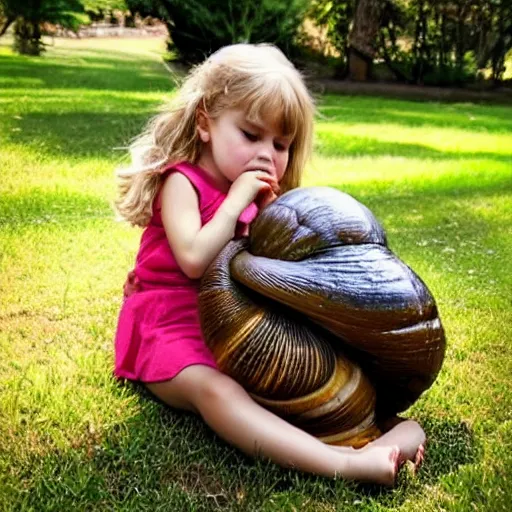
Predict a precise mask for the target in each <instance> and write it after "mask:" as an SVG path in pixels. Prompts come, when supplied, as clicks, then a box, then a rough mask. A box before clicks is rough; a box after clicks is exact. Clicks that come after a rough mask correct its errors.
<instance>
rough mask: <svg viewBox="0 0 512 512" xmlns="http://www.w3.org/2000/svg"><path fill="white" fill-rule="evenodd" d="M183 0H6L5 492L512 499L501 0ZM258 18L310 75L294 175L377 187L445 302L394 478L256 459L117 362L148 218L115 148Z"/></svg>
mask: <svg viewBox="0 0 512 512" xmlns="http://www.w3.org/2000/svg"><path fill="white" fill-rule="evenodd" d="M181 4H182V5H180V2H176V1H166V2H163V1H158V2H157V1H152V0H141V1H140V2H138V3H128V2H126V3H125V2H121V1H117V0H116V1H113V0H112V1H111V0H102V1H93V0H91V1H88V2H82V3H81V2H78V1H75V0H73V1H70V0H42V1H38V2H36V1H32V0H26V1H23V2H19V1H17V2H11V1H10V0H0V34H1V36H0V113H1V115H0V369H1V371H0V511H11V510H27V511H28V510H31V511H47V510H48V511H50V510H52V511H68V510H84V511H85V510H87V511H89V510H98V511H105V510H116V511H117V510H126V511H129V510H133V511H141V510H152V511H157V510H165V511H188V510H190V511H195V510H198V511H199V510H233V511H238V510H239V511H245V510H248V511H274V510H279V511H282V510H283V511H303V510H304V511H326V512H327V511H329V512H331V511H341V510H343V511H345V510H347V511H379V512H380V511H404V512H405V511H415V512H417V511H422V512H423V511H445V510H446V511H457V512H458V511H464V512H465V511H468V512H469V511H471V512H474V511H488V512H495V511H497V512H499V511H503V512H505V511H509V510H510V506H511V505H510V503H511V501H512V474H511V473H512V469H511V468H512V455H511V453H512V441H511V440H512V393H511V391H512V386H511V384H512V348H511V345H510V338H511V334H512V328H511V325H512V296H511V292H510V290H512V277H511V276H512V263H511V261H512V244H511V242H510V241H511V240H512V115H511V114H512V108H511V103H510V88H509V83H510V82H509V81H510V78H511V65H510V47H511V44H512V41H511V38H512V35H511V26H512V14H511V10H512V5H511V2H510V1H508V0H495V1H483V0H482V1H480V0H468V1H460V2H443V1H430V0H424V1H421V0H414V1H413V0H411V1H407V0H396V1H391V0H389V1H383V2H375V1H374V2H371V1H366V0H360V1H359V2H341V1H331V2H326V1H323V0H322V1H320V0H319V1H303V2H301V1H297V0H296V1H294V2H280V1H279V0H268V1H267V2H254V1H251V2H248V1H247V2H245V1H240V2H236V3H235V2H233V1H226V2H223V1H220V2H208V1H204V2H201V4H199V3H196V2H194V1H190V2H181ZM130 5H131V10H130ZM180 8H181V10H180ZM368 20H370V21H372V20H373V21H372V22H371V23H370V22H369V21H368ZM363 21H365V23H362V22H363ZM194 23H195V25H194ZM191 26H194V27H195V28H194V30H191V28H190V27H191ZM198 27H199V28H198ZM4 29H5V30H4ZM180 31H181V32H180ZM190 34H194V38H195V39H194V41H191V40H190V39H187V35H188V36H190ZM198 34H202V41H199V38H198ZM169 36H171V37H169ZM246 40H247V41H251V42H258V41H261V40H265V41H270V42H274V43H275V44H278V45H279V46H280V47H281V48H282V49H283V50H284V51H285V52H286V53H287V55H289V56H290V58H291V59H292V60H293V61H294V62H295V63H296V64H297V66H299V67H300V68H301V69H302V70H303V72H304V73H305V75H306V77H307V79H308V83H309V85H310V87H311V90H312V92H313V94H314V95H315V98H316V101H317V106H318V113H317V116H316V122H315V129H316V139H315V148H314V156H313V159H312V161H311V163H310V164H309V165H308V168H307V169H306V172H305V182H304V185H306V186H312V185H326V186H331V187H335V188H337V189H339V190H342V191H344V192H348V193H350V194H352V195H353V196H354V197H356V198H357V199H358V200H360V201H361V202H363V203H364V204H365V205H367V206H368V207H369V208H370V209H371V210H372V211H373V212H374V214H375V215H376V216H377V218H378V219H379V220H380V221H381V223H382V224H383V226H384V228H385V230H386V232H387V234H388V239H389V243H390V247H391V248H392V250H393V251H394V252H395V253H396V254H397V255H398V256H399V257H400V258H401V259H402V260H403V261H405V262H406V263H407V264H408V265H410V266H411V267H412V268H413V269H414V270H415V271H416V272H417V273H418V274H419V275H420V276H421V277H422V278H423V280H424V281H425V282H426V283H427V285H428V286H429V288H430V289H431V291H432V293H433V295H434V297H435V298H436V300H437V303H438V307H439V310H440V315H441V319H442V321H443V324H444V326H445V329H446V334H447V341H448V348H447V353H446V359H445V363H444V366H443V369H442V371H441V373H440V375H439V378H438V380H437V381H436V383H435V384H434V385H433V387H432V388H431V389H430V390H429V391H427V392H426V393H425V394H424V395H423V396H422V397H421V398H420V400H419V401H418V402H417V403H416V404H415V405H414V406H413V407H412V408H411V409H410V410H409V411H407V413H406V416H410V417H414V418H416V419H417V420H418V421H419V422H420V423H421V424H422V425H423V426H424V428H425V430H426V432H427V435H428V438H429V444H428V447H427V456H426V460H425V463H424V466H423V468H422V470H421V471H420V472H419V474H418V475H417V476H414V475H412V474H410V472H408V471H407V469H404V470H403V471H402V472H401V473H400V475H399V480H398V485H397V486H396V488H394V489H381V488H377V487H373V486H364V485H357V484H353V483H347V482H343V481H330V480H327V479H323V478H317V477H312V476H307V475H301V474H298V473H296V472H294V471H287V470H283V469H281V468H279V467H276V466H274V465H272V464H270V463H267V462H265V461H261V460H257V461H255V460H252V459H250V458H247V457H245V456H243V455H241V454H240V453H239V452H237V451H236V450H235V449H233V448H231V447H229V446H228V445H226V444H225V443H224V442H222V441H221V440H219V439H218V438H217V437H216V436H215V435H214V434H212V433H211V432H210V431H209V430H208V429H207V428H206V427H205V426H204V425H203V424H202V422H201V421H200V420H198V419H197V418H195V417H193V416H192V415H189V414H186V413H181V412H175V411H172V410H170V409H168V408H166V407H163V406H162V405H160V404H159V403H156V402H155V401H153V400H152V399H151V398H150V397H149V396H147V394H145V393H144V392H143V391H141V390H140V389H137V388H134V387H132V386H129V385H121V384H119V383H118V382H116V381H115V380H114V379H113V377H112V367H113V353H112V339H113V335H114V329H115V324H116V318H117V313H118V310H119V307H120V305H121V288H122V283H123V282H124V279H125V276H126V272H127V271H128V270H130V269H131V267H132V265H133V260H134V256H135V252H136V250H137V246H138V241H139V238H140V231H139V230H138V229H135V228H132V227H130V226H127V225H125V224H123V223H119V222H116V221H115V217H114V213H113V208H112V204H113V201H114V198H115V192H116V189H115V180H114V174H113V171H114V169H115V167H116V166H118V165H122V164H123V162H126V146H127V145H128V144H129V142H130V140H131V139H132V137H134V136H135V135H136V134H137V133H138V132H139V131H140V130H141V129H142V127H143V126H144V125H145V123H146V122H147V121H148V119H149V118H150V117H151V116H152V115H154V114H155V113H156V112H157V111H158V109H159V108H160V106H161V104H162V102H164V101H166V100H167V99H169V98H170V97H171V96H172V94H173V93H174V91H175V88H176V84H177V82H179V79H180V77H181V76H182V75H183V73H184V72H185V71H186V69H188V67H189V66H190V65H191V64H193V63H194V62H197V61H199V60H201V59H202V58H203V57H204V56H205V55H207V54H208V53H209V52H210V51H213V50H214V49H216V47H218V46H220V45H222V44H227V43H229V42H236V41H246ZM203 45H204V46H203ZM356 93H360V94H356ZM411 98H414V99H415V100H417V101H412V100H411Z"/></svg>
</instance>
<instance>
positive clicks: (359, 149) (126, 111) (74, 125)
mask: <svg viewBox="0 0 512 512" xmlns="http://www.w3.org/2000/svg"><path fill="white" fill-rule="evenodd" d="M116 108H118V109H119V110H121V109H122V110H123V113H119V112H116ZM141 109H146V111H145V112H141ZM111 110H112V112H111V113H104V112H100V113H94V112H90V111H75V112H63V113H54V114H52V115H49V114H43V113H33V114H25V115H24V116H23V117H22V118H21V119H18V120H15V119H11V120H9V121H8V123H10V124H8V125H7V129H6V130H5V133H4V137H5V140H6V142H11V143H15V144H22V145H25V146H28V147H34V148H37V149H38V151H41V152H44V153H46V154H49V155H56V156H58V155H61V156H62V155H72V156H78V157H80V156H105V155H108V154H110V155H111V154H112V153H111V152H112V149H113V148H114V147H119V146H120V145H122V144H127V143H128V142H129V140H130V139H131V138H132V137H133V136H135V135H136V134H137V133H139V132H140V130H141V129H142V127H143V126H144V125H145V124H146V122H147V121H149V119H150V118H151V116H153V115H155V114H156V113H157V107H156V106H155V104H154V102H153V101H146V102H144V101H142V100H141V101H135V100H126V101H125V102H123V105H122V106H121V105H116V104H113V105H112V107H111ZM130 110H133V113H130ZM10 126H11V129H9V127H10ZM316 152H317V153H318V154H319V155H322V156H326V157H345V156H372V157H375V156H394V157H403V158H412V159H432V160H460V159H490V160H494V161H496V162H500V163H512V155H504V154H501V153H492V152H464V151H457V152H445V151H439V150H436V149H433V148H430V147H428V146H423V145H421V144H405V143H396V142H382V141H379V140H377V139H372V138H371V137H356V136H347V137H344V136H335V137H333V136H329V137H326V136H320V137H319V139H318V143H317V146H316Z"/></svg>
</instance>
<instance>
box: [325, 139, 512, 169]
mask: <svg viewBox="0 0 512 512" xmlns="http://www.w3.org/2000/svg"><path fill="white" fill-rule="evenodd" d="M315 149H316V152H317V153H318V154H319V155H322V156H325V157H347V156H358V157H360V156H372V157H375V156H393V157H403V158H412V159H432V160H461V159H468V158H471V159H489V160H494V161H496V162H504V163H510V164H512V154H510V155H503V154H501V153H491V152H484V151H482V152H480V151H479V152H467V151H460V150H456V151H453V152H451V151H439V150H437V149H433V148H431V147H429V146H425V145H422V144H406V143H403V142H382V141H380V140H378V139H374V138H371V137H358V136H354V135H350V136H343V135H336V136H332V135H330V136H325V135H324V136H322V135H321V134H320V135H319V137H318V140H317V143H316V147H315Z"/></svg>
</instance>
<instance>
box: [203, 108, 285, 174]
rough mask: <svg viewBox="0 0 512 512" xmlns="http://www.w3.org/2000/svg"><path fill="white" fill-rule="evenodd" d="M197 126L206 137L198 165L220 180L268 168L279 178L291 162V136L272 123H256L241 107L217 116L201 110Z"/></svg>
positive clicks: (269, 171) (269, 172)
mask: <svg viewBox="0 0 512 512" xmlns="http://www.w3.org/2000/svg"><path fill="white" fill-rule="evenodd" d="M197 129H198V132H199V136H200V138H201V140H202V141H203V143H204V144H203V151H202V153H201V156H200V158H199V162H198V163H199V165H200V166H201V167H203V168H204V169H205V170H206V171H208V172H210V173H211V174H212V175H213V176H214V177H215V178H217V179H218V180H221V181H222V180H227V181H228V182H229V183H232V182H234V181H235V180H236V179H237V178H238V176H240V175H241V174H242V173H243V172H246V171H254V170H260V171H265V172H267V173H268V174H270V175H271V176H272V177H274V178H275V179H276V180H277V182H280V181H281V179H282V177H283V176H284V173H285V171H286V168H287V166H288V158H289V153H290V145H291V143H292V140H291V138H290V137H285V136H283V134H282V133H280V132H279V131H278V130H277V129H276V127H274V126H272V125H270V124H266V123H264V124H254V123H251V122H249V121H248V120H247V119H246V116H245V112H244V111H243V110H241V109H227V110H224V111H223V112H222V113H221V115H220V116H219V117H217V118H215V119H211V118H210V117H208V115H207V114H206V113H205V112H203V111H201V112H199V113H198V123H197Z"/></svg>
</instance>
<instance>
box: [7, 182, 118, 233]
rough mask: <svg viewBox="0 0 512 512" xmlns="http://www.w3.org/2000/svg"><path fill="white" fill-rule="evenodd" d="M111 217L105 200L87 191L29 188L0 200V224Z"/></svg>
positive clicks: (12, 224)
mask: <svg viewBox="0 0 512 512" xmlns="http://www.w3.org/2000/svg"><path fill="white" fill-rule="evenodd" d="M96 217H101V218H105V217H112V219H113V218H114V213H113V210H112V207H111V205H110V204H109V203H108V201H106V200H102V199H100V198H98V197H95V196H91V195H88V194H78V193H70V192H52V191H46V190H44V191H40V190H36V189H31V190H30V191H29V192H26V193H22V194H12V195H4V196H3V197H2V201H1V202H0V226H2V225H9V226H16V227H21V226H25V225H33V224H52V223H59V224H62V223H65V224H67V223H69V222H71V221H73V220H80V219H84V218H87V219H90V218H96Z"/></svg>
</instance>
